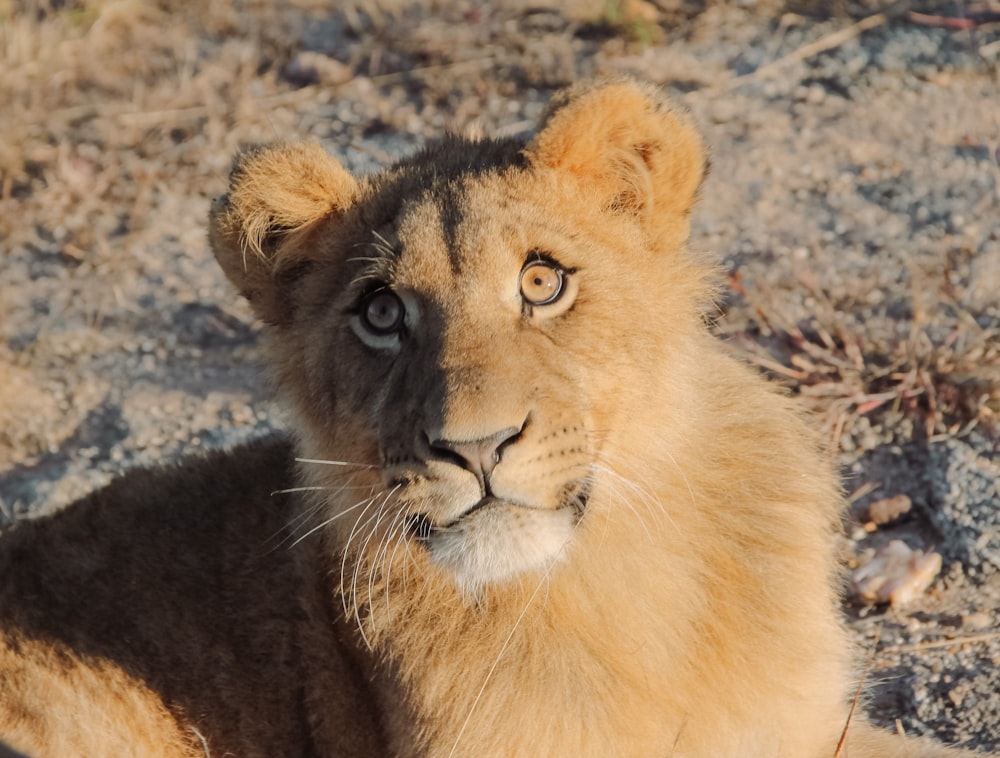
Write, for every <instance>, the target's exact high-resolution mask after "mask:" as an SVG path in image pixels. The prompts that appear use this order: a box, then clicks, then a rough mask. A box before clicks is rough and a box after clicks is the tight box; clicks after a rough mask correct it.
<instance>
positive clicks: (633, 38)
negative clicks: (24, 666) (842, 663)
mask: <svg viewBox="0 0 1000 758" xmlns="http://www.w3.org/2000/svg"><path fill="white" fill-rule="evenodd" d="M205 5H206V6H211V7H210V8H207V9H204V10H198V9H197V5H196V4H181V3H171V2H161V3H158V4H153V3H139V2H111V1H110V0H107V1H105V2H91V3H87V4H85V5H84V4H81V5H75V4H73V3H68V4H66V5H63V4H61V3H59V4H57V3H27V4H25V3H16V4H14V3H10V2H3V1H2V0H0V102H3V103H4V107H3V113H2V115H0V256H2V257H0V528H2V525H3V524H4V523H8V522H10V521H11V520H13V519H16V518H21V517H26V516H31V515H39V514H42V513H45V512H49V511H51V510H53V509H55V508H58V507H60V506H61V505H64V504H66V503H67V502H69V501H71V500H72V499H74V498H75V497H77V496H79V495H81V494H83V493H84V492H86V491H88V490H90V489H92V488H94V487H95V486H98V485H100V484H102V483H104V482H106V481H107V480H108V479H109V478H111V477H112V476H114V475H115V474H116V473H117V472H120V471H121V470H123V469H124V468H127V467H131V466H135V465H142V464H148V463H150V462H154V461H162V460H170V459H176V458H177V457H179V456H181V455H184V454H186V453H189V452H192V451H195V450H197V449H198V448H206V447H220V446H225V445H229V444H232V443H233V442H235V441H238V440H242V439H246V438H248V437H252V436H255V435H259V434H262V433H264V432H265V431H267V430H269V429H272V428H275V427H279V428H280V427H281V425H282V419H281V418H280V416H279V415H278V414H277V412H276V411H275V410H274V409H273V408H272V407H271V406H270V405H269V403H268V402H267V396H268V391H267V386H266V381H265V380H264V378H263V377H262V374H261V372H260V370H259V363H260V355H259V349H258V327H257V325H255V324H254V322H253V320H252V318H251V317H250V315H249V311H248V309H247V307H246V306H245V304H243V303H242V302H240V301H239V300H238V299H237V298H236V297H235V296H234V294H233V292H232V291H231V289H230V288H229V286H228V285H227V284H226V283H225V281H224V279H223V276H222V274H221V272H220V271H219V270H218V269H217V266H216V265H215V263H214V261H213V259H212V256H211V253H210V252H209V250H208V247H207V242H206V238H205V217H206V214H207V209H208V198H209V197H210V196H211V195H212V194H214V193H218V192H220V191H221V190H222V189H223V187H224V183H225V177H226V174H227V171H228V165H229V160H230V157H231V155H232V153H233V152H234V151H235V150H236V149H237V148H238V147H239V146H240V145H243V144H248V143H254V142H269V141H274V140H277V139H285V140H290V139H314V140H318V141H320V142H321V143H322V144H323V145H324V146H325V147H327V148H328V149H329V150H330V151H332V152H334V153H336V154H337V155H338V156H340V157H341V158H342V159H343V160H344V162H345V163H346V164H347V165H348V166H350V167H351V168H352V169H353V170H356V171H359V172H366V171H371V170H373V169H374V168H376V167H378V166H379V165H383V164H385V163H386V162H387V161H389V160H390V159H391V158H392V157H395V156H398V155H401V154H404V153H406V152H409V151H412V150H413V149H415V148H416V147H418V146H419V145H421V144H422V143H423V142H424V141H425V140H427V139H432V138H434V137H435V136H439V135H440V134H441V133H442V132H443V131H444V130H446V129H451V130H458V131H462V130H466V129H477V128H482V129H484V130H485V131H487V132H500V133H504V134H516V133H522V132H526V131H528V130H530V129H531V128H532V124H533V122H534V120H535V118H537V116H538V114H539V113H540V111H541V109H542V108H543V106H544V103H545V101H546V100H547V98H548V97H549V95H550V94H551V93H552V92H553V91H554V90H555V89H556V88H558V87H560V86H563V85H565V84H568V83H570V82H572V81H575V80H577V79H579V78H581V77H585V76H593V75H611V74H618V73H631V74H634V75H637V76H640V77H643V78H646V79H649V80H652V81H654V82H658V83H661V84H662V85H663V86H664V87H665V88H667V89H668V90H670V91H672V92H673V93H675V95H676V97H678V98H679V99H681V100H682V101H683V102H685V103H686V104H687V105H688V106H689V107H690V108H691V109H692V111H693V112H694V114H695V116H696V117H697V119H698V120H699V122H700V123H701V124H702V127H703V129H704V130H705V132H706V134H707V136H708V140H709V142H710V143H711V145H712V147H713V170H712V175H711V177H710V179H709V181H708V183H707V184H706V186H705V188H704V194H703V198H704V199H703V203H702V206H701V208H700V210H699V212H698V215H697V217H696V220H695V228H694V235H693V245H694V246H696V247H698V248H701V249H707V250H711V251H713V252H714V253H715V254H716V255H717V256H718V259H719V261H720V266H721V269H720V270H721V272H722V273H723V274H724V280H725V284H724V286H723V288H722V291H721V293H720V298H719V310H718V313H716V314H714V319H715V326H716V329H717V331H718V332H719V334H720V335H721V336H722V337H723V338H724V339H726V340H728V341H729V342H730V343H731V344H732V348H733V350H734V351H737V352H740V353H744V354H746V355H747V356H748V357H749V359H751V360H754V361H756V362H758V363H759V364H761V366H762V370H767V371H769V372H770V373H772V374H773V375H774V376H775V378H776V379H777V380H779V381H783V382H785V383H787V384H788V386H789V387H790V388H791V390H792V391H793V392H795V393H797V394H799V395H801V396H802V398H803V401H804V402H805V403H806V404H807V405H808V406H810V407H811V408H812V409H813V410H814V411H815V412H816V414H817V415H816V421H817V424H820V425H821V426H822V427H823V428H824V430H825V432H826V433H827V434H828V435H829V439H830V441H831V446H832V448H833V449H834V450H835V452H836V455H838V456H839V462H840V464H841V466H842V468H843V472H844V476H845V488H846V490H847V491H848V492H849V493H852V501H853V503H852V513H853V517H852V518H850V519H847V520H846V521H845V532H846V537H845V539H844V556H845V563H846V564H847V565H848V567H849V568H853V567H856V566H858V565H863V564H864V563H865V562H866V561H868V560H870V559H871V558H872V556H873V554H874V552H875V551H876V550H877V549H878V548H879V547H881V546H883V545H885V544H886V543H887V542H889V541H890V540H893V539H899V540H903V541H905V543H906V544H907V545H908V546H909V547H911V548H912V549H914V550H923V551H936V552H937V553H938V554H940V555H941V557H942V560H943V568H942V571H941V574H940V576H939V577H938V578H937V579H936V581H935V582H934V584H933V585H932V586H931V588H930V589H929V590H928V591H927V592H925V593H923V594H921V595H920V596H918V597H917V598H916V599H915V600H913V601H912V602H911V603H909V604H907V605H905V606H901V607H897V608H893V607H889V606H887V605H884V604H876V605H868V604H865V603H864V602H862V601H860V600H857V599H853V598H852V599H849V600H848V601H847V603H846V604H845V612H846V613H847V614H848V616H849V618H850V620H851V624H852V628H853V629H854V630H855V631H856V633H857V637H858V640H859V642H860V644H861V645H863V646H864V647H865V649H867V650H869V651H870V652H872V662H871V665H870V667H869V670H868V673H867V681H868V683H869V685H870V686H869V690H870V697H869V704H868V707H869V708H870V709H871V710H872V711H873V713H874V716H875V718H877V719H878V720H880V721H881V722H883V723H885V724H886V725H889V726H893V724H894V723H895V721H896V720H897V719H898V726H899V728H901V729H904V730H906V731H907V732H909V733H934V734H937V735H938V736H940V737H941V738H943V739H946V740H950V741H961V742H963V743H965V744H967V745H973V746H979V747H982V748H984V749H994V750H997V749H1000V675H998V673H997V664H998V663H1000V632H998V630H997V626H998V621H1000V507H998V506H1000V494H998V491H997V480H998V474H1000V444H998V433H997V428H996V421H997V417H998V414H1000V305H998V300H1000V298H998V292H1000V168H998V155H997V151H998V150H1000V81H998V70H1000V8H998V6H997V5H996V3H990V2H979V3H974V2H962V3H954V4H949V3H923V4H921V3H897V4H894V5H892V6H891V7H889V8H887V9H880V7H877V6H876V5H875V4H873V3H856V4H855V3H849V2H841V3H837V4H835V11H832V12H826V11H824V10H823V8H825V4H818V3H812V4H810V3H808V2H801V3H798V4H793V3H788V4H783V3H779V2H767V3H760V4H755V3H752V2H729V3H726V2H704V3H700V2H681V1H677V2H671V1H663V2H658V3H654V2H639V1H632V2H624V3H618V2H601V1H596V2H593V3H589V4H588V3H580V4H576V5H573V6H566V8H565V9H562V10H560V9H558V7H557V4H549V5H546V6H545V7H544V8H542V7H541V5H540V4H525V3H515V2H510V3H484V2H472V1H471V0H464V1H462V2H454V3H447V4H444V3H432V2H430V0H426V1H425V2H412V3H394V4H393V5H392V6H391V7H390V6H389V5H388V4H386V3H382V4H380V5H378V6H375V5H366V4H365V3H362V2H357V3H354V4H353V5H351V4H347V9H346V10H342V11H337V12H330V11H329V10H328V9H326V8H325V7H324V5H325V4H322V3H318V2H277V3H271V4H265V3H247V4H245V5H241V6H237V5H229V4H227V3H212V4H205ZM588 5H589V6H592V7H587V6H588ZM900 494H905V495H907V496H908V497H909V498H910V502H911V504H912V505H911V508H910V509H909V511H908V512H907V513H905V514H903V515H902V516H901V517H899V518H896V519H894V520H889V521H888V522H887V523H885V524H874V523H873V520H872V518H871V515H872V514H870V513H869V509H870V506H871V504H872V503H873V502H877V501H879V500H881V499H884V498H886V497H890V496H895V495H900ZM865 523H867V524H868V526H867V528H866V527H865V526H863V524H865ZM876 635H880V638H879V641H878V643H877V645H876V644H875V643H874V639H875V637H876Z"/></svg>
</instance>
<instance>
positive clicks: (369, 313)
mask: <svg viewBox="0 0 1000 758" xmlns="http://www.w3.org/2000/svg"><path fill="white" fill-rule="evenodd" d="M405 315H406V308H405V307H404V306H403V301H402V300H400V299H399V298H398V297H397V296H396V295H395V294H394V293H393V292H392V291H390V290H385V289H383V290H376V291H375V292H373V293H372V294H370V295H369V296H368V297H367V298H365V299H364V300H363V301H362V303H361V323H362V324H363V325H364V327H365V329H367V330H368V331H369V332H371V333H372V334H378V335H386V334H392V333H394V332H398V331H399V329H400V327H402V326H403V317H404V316H405Z"/></svg>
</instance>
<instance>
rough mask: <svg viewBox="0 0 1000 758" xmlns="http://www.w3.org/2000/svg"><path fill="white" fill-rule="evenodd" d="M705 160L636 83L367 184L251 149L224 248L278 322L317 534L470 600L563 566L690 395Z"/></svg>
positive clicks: (303, 152)
mask: <svg viewBox="0 0 1000 758" xmlns="http://www.w3.org/2000/svg"><path fill="white" fill-rule="evenodd" d="M705 166H706V156H705V151H704V148H703V146H702V142H701V140H700V138H699V136H698V134H697V133H696V131H695V130H694V128H693V127H692V125H691V122H690V119H689V118H688V116H687V115H686V114H685V113H684V112H683V111H680V110H678V109H676V108H675V107H673V106H671V105H670V104H668V103H666V102H665V101H664V100H663V99H661V97H660V96H659V95H658V94H657V93H656V92H655V91H654V90H652V89H651V88H647V87H644V86H641V85H638V84H636V83H633V82H630V81H615V82H609V83H603V84H598V85H594V84H590V85H584V86H580V87H576V88H573V89H570V90H568V91H566V92H563V93H561V94H560V95H558V96H557V97H556V99H555V101H554V103H553V104H552V106H550V108H549V111H548V112H547V114H546V116H545V117H544V119H543V121H542V124H541V125H540V128H539V131H538V132H537V134H536V136H535V137H534V138H533V139H531V140H530V141H528V142H527V143H525V142H524V141H520V140H517V139H505V140H468V139H462V138H457V137H450V138H447V139H445V140H444V141H443V142H441V143H440V144H437V145H436V146H434V147H430V148H428V149H426V150H424V151H423V152H421V153H420V154H418V155H417V156H415V157H413V158H410V159H407V160H404V161H402V162H400V163H398V164H396V165H394V166H392V167H390V168H388V169H387V170H385V171H383V172H381V173H379V174H377V175H375V176H372V177H365V178H354V177H352V176H351V175H350V174H349V173H348V172H347V171H346V170H345V169H344V168H343V167H342V166H341V165H340V164H339V163H338V162H337V161H336V160H335V159H333V158H331V157H330V156H329V155H327V154H326V153H325V152H324V151H323V150H322V149H320V148H319V147H317V146H315V145H310V144H296V145H278V146H271V147H265V148H261V149H257V150H251V151H247V152H245V153H244V154H243V155H242V156H240V157H239V158H238V159H237V161H236V164H235V166H234V169H233V173H232V177H231V184H230V188H229V192H228V193H227V195H225V196H224V197H222V198H220V199H219V200H217V201H216V203H215V204H214V206H213V209H212V217H211V238H212V244H213V248H214V250H215V254H216V256H217V258H218V259H219V262H220V263H221V265H222V267H223V269H224V270H225V272H226V274H227V275H228V276H229V278H230V279H231V280H232V281H233V283H234V284H235V285H236V286H237V287H238V288H239V290H240V291H241V293H242V294H243V295H245V296H246V297H247V298H248V299H249V300H250V303H251V304H252V306H253V308H254V309H255V312H256V313H257V314H258V315H259V316H260V318H262V319H263V320H264V321H265V322H266V323H267V324H268V325H269V327H270V333H271V354H272V356H273V358H274V361H275V363H276V367H277V376H278V381H279V386H280V388H281V390H282V391H283V393H284V395H285V396H286V397H287V398H288V399H289V400H290V401H291V405H292V407H293V409H294V411H295V413H296V416H297V420H298V432H299V434H300V452H301V455H302V456H303V457H304V458H307V459H311V460H312V461H317V462H304V463H303V464H302V465H303V471H304V476H305V479H306V484H308V485H311V486H313V487H317V488H321V492H322V494H321V496H320V498H319V499H318V500H317V502H320V503H321V506H320V507H321V509H322V514H321V517H316V519H315V521H316V522H326V521H329V522H330V524H331V525H332V526H334V527H336V528H337V533H338V534H339V535H340V537H339V539H340V542H341V544H342V545H344V544H347V543H350V544H351V545H352V546H353V547H354V548H356V549H357V550H358V551H361V552H362V553H364V554H366V555H367V556H368V557H369V559H370V560H375V561H378V560H381V561H383V562H384V563H386V564H389V562H390V561H391V560H392V559H394V557H395V556H396V554H397V553H398V552H404V553H407V554H408V555H409V557H410V559H414V560H426V561H427V562H428V563H429V564H431V565H433V566H436V567H438V568H439V569H441V570H443V571H444V572H445V573H446V574H447V575H448V576H449V577H450V578H451V580H452V581H454V583H455V584H456V585H457V586H459V587H461V588H465V589H473V590H474V589H476V588H481V587H484V586H488V585H494V584H496V583H502V582H504V581H506V580H509V579H511V578H512V577H515V576H517V575H520V574H523V573H525V572H534V571H538V570H542V569H544V568H545V567H547V566H549V565H551V564H553V563H554V562H555V561H556V560H557V559H558V558H559V557H561V556H563V555H564V554H565V553H566V552H568V547H569V546H571V545H572V542H573V537H574V533H575V531H576V530H577V529H578V528H579V526H580V525H581V524H582V523H585V522H587V520H588V517H589V513H590V512H591V510H592V509H595V508H610V507H614V506H613V504H612V503H611V500H612V498H610V497H609V494H608V493H610V492H614V491H615V489H616V488H621V487H625V486H629V485H628V484H627V483H625V482H626V479H625V478H623V477H622V475H621V472H622V471H623V470H628V468H629V465H630V461H632V460H634V459H635V458H637V457H639V456H643V455H648V454H649V450H650V448H651V447H655V446H657V445H662V444H663V438H662V435H659V434H658V433H657V429H658V428H660V429H662V428H663V427H664V426H668V427H669V428H671V429H676V430H677V433H679V434H682V433H683V431H682V430H683V419H684V418H685V417H686V414H687V412H688V408H687V407H686V406H687V405H688V404H690V403H692V402H696V401H695V400H694V395H693V394H692V393H691V392H689V388H687V387H686V386H685V384H684V381H683V377H684V376H686V375H687V374H686V373H685V367H684V365H683V363H684V361H686V360H688V359H687V358H686V356H688V355H690V354H691V353H692V351H689V350H685V349H683V347H682V343H684V342H685V341H686V340H692V339H697V338H698V336H697V335H700V334H701V332H702V331H703V329H702V328H701V324H700V316H699V314H700V312H701V302H700V301H701V300H703V299H704V298H705V295H706V285H705V282H704V280H705V275H706V268H705V266H704V265H703V264H702V263H700V262H699V261H698V260H696V259H695V258H694V257H693V256H691V255H690V254H689V253H688V252H687V251H686V248H685V241H686V238H687V234H688V216H689V213H690V210H691V208H692V205H693V202H694V199H695V195H696V192H697V190H698V187H699V185H700V183H701V181H702V178H703V175H704V171H705ZM318 461H326V463H320V462H318ZM311 523H312V522H311Z"/></svg>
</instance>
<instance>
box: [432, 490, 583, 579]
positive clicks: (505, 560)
mask: <svg viewBox="0 0 1000 758" xmlns="http://www.w3.org/2000/svg"><path fill="white" fill-rule="evenodd" d="M575 524H576V517H575V515H574V512H573V509H572V508H560V509H558V510H555V511H550V510H535V509H531V508H521V507H517V506H511V505H496V506H489V507H487V508H483V509H482V510H480V511H477V512H475V513H474V514H472V515H470V516H469V517H467V518H465V519H462V520H461V521H459V522H458V523H456V524H454V525H452V526H450V527H447V528H445V529H436V530H434V531H433V532H432V533H431V535H430V537H429V539H428V543H427V546H428V549H429V551H430V557H431V560H433V561H434V562H435V563H437V564H438V565H439V566H441V567H443V568H446V569H448V570H450V571H451V572H452V573H453V574H454V575H455V582H456V584H458V585H459V587H461V588H463V589H464V590H467V591H469V592H470V593H472V594H475V593H476V591H477V590H478V588H480V587H483V586H485V585H488V584H496V583H498V582H503V581H506V580H509V579H513V578H514V577H516V576H517V575H518V574H522V573H524V572H527V571H536V570H539V569H544V568H547V567H548V566H550V565H552V564H553V563H554V562H555V561H556V560H559V559H560V558H561V557H562V554H563V548H564V547H565V546H566V544H567V543H568V542H569V540H570V538H571V537H572V535H573V529H574V526H575Z"/></svg>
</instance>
